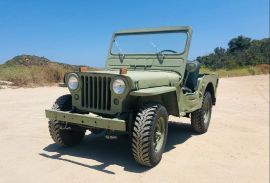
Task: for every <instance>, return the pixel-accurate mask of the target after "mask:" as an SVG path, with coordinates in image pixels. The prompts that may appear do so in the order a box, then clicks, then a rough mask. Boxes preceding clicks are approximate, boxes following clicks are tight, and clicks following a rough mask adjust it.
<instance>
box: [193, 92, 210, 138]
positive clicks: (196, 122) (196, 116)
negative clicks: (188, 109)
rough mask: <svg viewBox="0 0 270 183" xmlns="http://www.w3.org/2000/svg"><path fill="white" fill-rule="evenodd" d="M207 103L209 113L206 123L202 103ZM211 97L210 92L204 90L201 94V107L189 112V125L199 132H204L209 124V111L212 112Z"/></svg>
mask: <svg viewBox="0 0 270 183" xmlns="http://www.w3.org/2000/svg"><path fill="white" fill-rule="evenodd" d="M206 103H208V104H209V107H210V111H209V112H210V113H209V118H208V120H207V123H205V119H204V113H205V111H204V105H205V104H206ZM212 105H213V103H212V97H211V94H210V92H205V94H204V96H203V101H202V107H201V108H200V109H198V110H196V111H194V112H192V113H191V126H192V128H193V130H194V131H195V132H197V133H199V134H203V133H206V132H207V130H208V128H209V125H210V120H211V113H212Z"/></svg>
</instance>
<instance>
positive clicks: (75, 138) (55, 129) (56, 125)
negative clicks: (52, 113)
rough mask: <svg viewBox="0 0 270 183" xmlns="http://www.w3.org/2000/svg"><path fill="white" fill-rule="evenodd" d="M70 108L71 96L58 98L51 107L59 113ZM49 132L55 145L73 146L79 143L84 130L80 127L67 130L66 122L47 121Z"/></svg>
mask: <svg viewBox="0 0 270 183" xmlns="http://www.w3.org/2000/svg"><path fill="white" fill-rule="evenodd" d="M71 108H72V106H71V95H63V96H61V97H59V98H58V99H57V100H56V101H55V103H54V104H53V107H52V109H54V110H59V111H70V110H71ZM49 132H50V135H51V137H52V139H53V141H54V142H55V143H57V144H59V145H61V146H73V145H76V144H79V143H80V142H81V140H82V139H83V137H84V134H85V129H83V128H80V127H77V128H67V125H66V122H64V121H57V120H51V121H49Z"/></svg>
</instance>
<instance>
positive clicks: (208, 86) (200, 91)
mask: <svg viewBox="0 0 270 183" xmlns="http://www.w3.org/2000/svg"><path fill="white" fill-rule="evenodd" d="M217 84H218V77H217V75H208V74H205V75H201V77H199V78H198V87H197V89H196V91H195V92H194V93H183V91H182V89H181V87H177V88H176V90H177V97H178V107H179V114H180V116H185V115H186V113H190V112H193V111H195V110H197V109H200V108H201V106H202V99H203V96H204V93H205V91H206V90H209V92H210V93H211V95H212V100H213V104H215V100H216V88H217Z"/></svg>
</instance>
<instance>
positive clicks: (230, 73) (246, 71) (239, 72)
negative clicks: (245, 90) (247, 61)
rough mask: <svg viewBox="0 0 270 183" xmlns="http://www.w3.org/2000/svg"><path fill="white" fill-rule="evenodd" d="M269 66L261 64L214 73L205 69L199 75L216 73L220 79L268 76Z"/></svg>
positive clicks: (220, 70)
mask: <svg viewBox="0 0 270 183" xmlns="http://www.w3.org/2000/svg"><path fill="white" fill-rule="evenodd" d="M269 69H270V66H269V65H268V64H261V65H257V66H253V67H243V68H237V69H230V70H227V69H219V70H216V71H213V70H209V69H207V68H201V70H200V72H201V73H216V74H218V75H219V76H220V77H235V76H248V75H259V74H269V72H270V70H269Z"/></svg>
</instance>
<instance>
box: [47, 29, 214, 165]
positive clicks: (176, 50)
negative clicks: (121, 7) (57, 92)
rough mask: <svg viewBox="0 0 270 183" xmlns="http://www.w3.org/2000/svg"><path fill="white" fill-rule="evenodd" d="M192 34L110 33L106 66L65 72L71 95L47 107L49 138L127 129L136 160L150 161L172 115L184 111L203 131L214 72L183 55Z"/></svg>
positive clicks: (65, 140) (66, 141) (66, 139)
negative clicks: (201, 70)
mask: <svg viewBox="0 0 270 183" xmlns="http://www.w3.org/2000/svg"><path fill="white" fill-rule="evenodd" d="M191 35H192V30H191V27H187V26H181V27H163V28H148V29H137V30H124V31H119V32H116V33H115V34H113V37H112V41H111V44H110V49H109V53H108V59H107V63H106V67H105V70H102V71H88V70H87V68H85V67H81V68H80V70H79V71H78V72H73V73H67V74H66V75H65V79H64V80H65V84H66V85H67V87H68V89H69V91H70V94H67V95H64V96H61V97H59V98H58V99H57V100H56V101H55V103H54V104H53V107H52V109H48V110H46V117H47V118H49V132H50V135H51V137H52V139H53V140H54V141H55V142H56V143H57V144H60V145H62V146H72V145H75V144H78V143H80V142H81V140H82V139H83V137H84V135H85V131H86V130H89V131H91V132H92V133H98V132H102V131H103V133H104V134H105V136H106V137H107V138H113V137H115V135H114V134H117V133H116V132H124V133H127V134H129V137H130V139H131V147H132V152H133V156H134V159H135V160H136V161H137V162H138V163H139V164H141V165H145V166H150V167H153V166H155V165H157V164H158V163H159V162H160V160H161V158H162V154H163V151H164V148H165V145H166V139H167V133H168V116H169V115H174V116H177V117H188V118H190V119H191V126H192V128H193V129H194V131H195V132H197V133H200V134H202V133H205V132H207V130H208V127H209V123H210V119H211V112H212V106H213V105H215V103H216V89H217V85H218V77H217V76H216V75H213V74H200V73H199V69H200V64H199V63H198V62H196V61H194V62H189V61H187V57H188V52H189V47H190V42H191ZM179 133H181V132H179Z"/></svg>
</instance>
